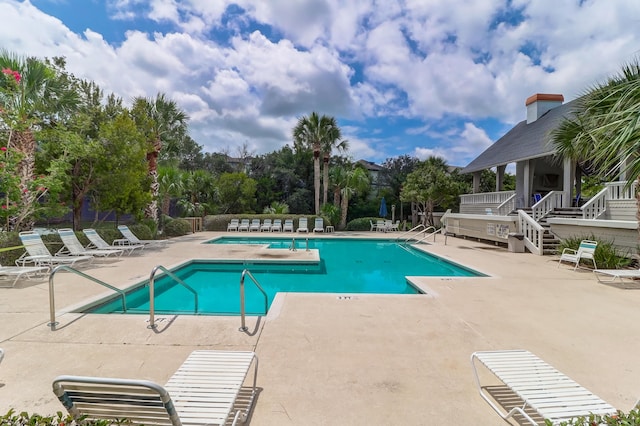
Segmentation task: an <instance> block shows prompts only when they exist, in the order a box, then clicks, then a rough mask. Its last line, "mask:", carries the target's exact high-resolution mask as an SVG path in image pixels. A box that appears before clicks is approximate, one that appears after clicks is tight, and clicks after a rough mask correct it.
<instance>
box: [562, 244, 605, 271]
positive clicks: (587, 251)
mask: <svg viewBox="0 0 640 426" xmlns="http://www.w3.org/2000/svg"><path fill="white" fill-rule="evenodd" d="M597 247H598V242H597V241H590V240H582V241H580V246H579V247H578V250H574V249H570V248H568V247H567V248H565V249H564V250H562V253H561V254H560V259H559V260H558V267H560V264H561V263H562V262H568V263H572V264H574V265H575V266H574V267H573V270H574V271H575V270H576V269H578V266H580V260H582V259H586V260H590V261H591V262H592V263H593V269H598V266H597V265H596V259H595V257H594V256H595V253H596V248H597Z"/></svg>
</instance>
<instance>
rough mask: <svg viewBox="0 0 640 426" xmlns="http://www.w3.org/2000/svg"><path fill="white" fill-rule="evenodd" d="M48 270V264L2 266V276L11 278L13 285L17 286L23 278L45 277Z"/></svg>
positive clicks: (0, 273) (0, 271) (0, 275)
mask: <svg viewBox="0 0 640 426" xmlns="http://www.w3.org/2000/svg"><path fill="white" fill-rule="evenodd" d="M48 272H49V267H48V266H0V278H1V279H8V280H11V287H15V285H16V283H17V282H18V280H20V279H21V278H27V279H32V278H34V277H44V276H46V275H47V273H48ZM1 287H8V286H1Z"/></svg>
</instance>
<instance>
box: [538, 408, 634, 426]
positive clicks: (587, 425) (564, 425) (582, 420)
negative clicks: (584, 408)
mask: <svg viewBox="0 0 640 426" xmlns="http://www.w3.org/2000/svg"><path fill="white" fill-rule="evenodd" d="M544 424H545V425H547V426H552V425H554V424H555V423H553V422H551V421H549V420H545V422H544ZM558 425H559V426H592V425H602V426H614V425H620V426H622V425H624V426H640V410H631V411H629V413H628V414H625V413H623V412H622V411H618V414H613V415H606V416H601V415H597V414H591V415H589V416H588V417H578V418H576V419H572V420H569V421H568V422H560V423H558Z"/></svg>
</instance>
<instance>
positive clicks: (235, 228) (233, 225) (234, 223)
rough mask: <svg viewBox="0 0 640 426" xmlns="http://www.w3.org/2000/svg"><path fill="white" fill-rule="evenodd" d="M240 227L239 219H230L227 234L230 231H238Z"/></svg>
mask: <svg viewBox="0 0 640 426" xmlns="http://www.w3.org/2000/svg"><path fill="white" fill-rule="evenodd" d="M239 226H240V220H239V219H231V222H229V224H228V225H227V232H230V231H238V227H239Z"/></svg>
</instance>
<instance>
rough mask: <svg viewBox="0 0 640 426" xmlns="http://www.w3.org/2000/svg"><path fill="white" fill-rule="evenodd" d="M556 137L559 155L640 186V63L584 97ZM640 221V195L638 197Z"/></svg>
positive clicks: (556, 132)
mask: <svg viewBox="0 0 640 426" xmlns="http://www.w3.org/2000/svg"><path fill="white" fill-rule="evenodd" d="M576 104H577V106H576V108H575V109H574V110H573V114H572V115H571V116H569V117H566V118H565V119H564V120H563V122H561V124H560V125H559V126H558V128H557V129H556V130H555V131H554V132H553V134H552V143H553V144H554V146H555V148H556V150H557V153H558V155H560V156H562V157H565V158H571V159H573V160H578V161H580V160H588V161H589V162H590V163H591V166H592V167H593V168H594V169H595V170H597V171H598V172H599V173H600V175H601V176H607V177H609V178H610V177H612V176H611V175H614V176H615V175H616V174H619V173H621V172H622V173H624V175H625V176H626V178H627V180H628V181H629V185H631V182H633V181H637V182H638V183H639V184H640V155H639V154H638V153H639V152H640V120H638V118H639V115H638V111H640V59H636V60H634V61H633V62H631V63H629V64H626V65H624V66H623V67H622V69H621V71H620V72H619V73H618V74H617V75H614V76H612V77H611V78H609V80H608V81H606V82H604V83H601V84H598V85H596V86H594V87H593V88H592V89H590V90H589V91H588V92H587V93H586V94H584V95H583V96H582V97H580V98H579V99H578V100H577V102H576ZM636 199H637V201H638V211H637V212H636V217H637V218H638V219H640V193H637V194H636Z"/></svg>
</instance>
